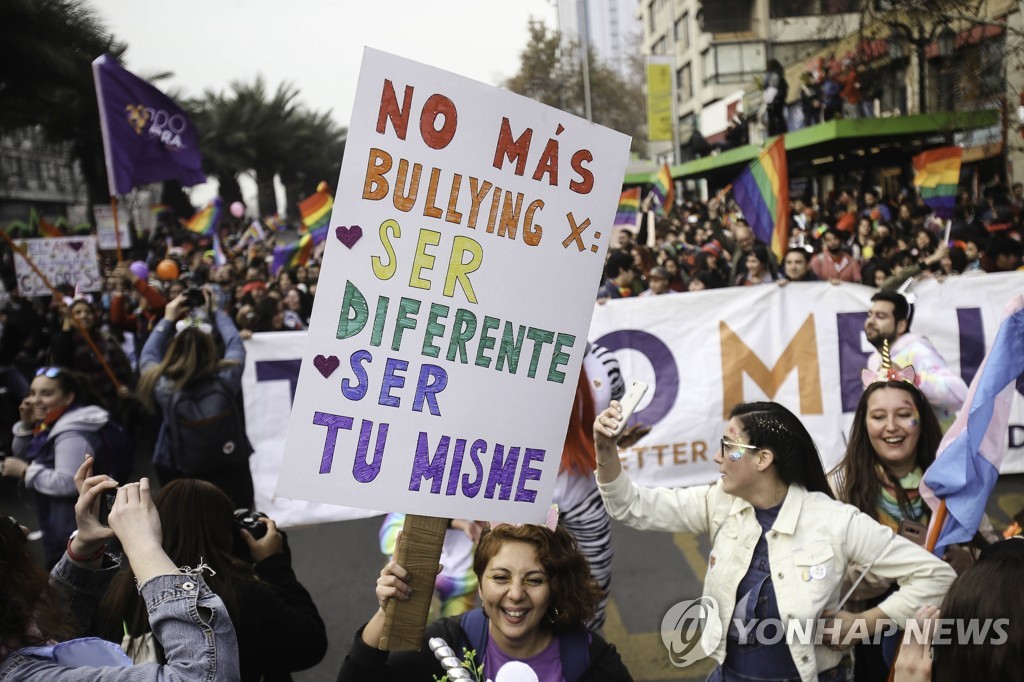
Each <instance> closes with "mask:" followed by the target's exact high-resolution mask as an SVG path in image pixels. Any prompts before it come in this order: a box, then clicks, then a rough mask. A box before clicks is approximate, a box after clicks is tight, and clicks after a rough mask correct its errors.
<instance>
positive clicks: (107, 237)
mask: <svg viewBox="0 0 1024 682" xmlns="http://www.w3.org/2000/svg"><path fill="white" fill-rule="evenodd" d="M92 214H93V216H95V218H96V236H97V237H98V238H99V247H100V248H101V249H109V250H113V249H116V248H118V244H117V236H118V233H120V235H121V248H122V249H127V248H130V247H131V245H132V238H131V233H130V232H129V231H128V211H126V210H124V207H122V206H118V207H117V229H116V230H115V229H114V209H113V208H111V207H110V206H105V205H96V206H93V207H92Z"/></svg>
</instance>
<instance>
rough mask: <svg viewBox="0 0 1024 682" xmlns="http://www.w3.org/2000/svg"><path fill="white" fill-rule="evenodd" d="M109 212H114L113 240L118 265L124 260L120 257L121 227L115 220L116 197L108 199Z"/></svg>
mask: <svg viewBox="0 0 1024 682" xmlns="http://www.w3.org/2000/svg"><path fill="white" fill-rule="evenodd" d="M110 210H112V211H113V212H114V239H115V240H116V243H117V262H118V263H120V262H122V261H123V260H124V257H123V256H122V255H121V226H120V224H118V220H117V195H116V194H115V195H113V196H111V197H110Z"/></svg>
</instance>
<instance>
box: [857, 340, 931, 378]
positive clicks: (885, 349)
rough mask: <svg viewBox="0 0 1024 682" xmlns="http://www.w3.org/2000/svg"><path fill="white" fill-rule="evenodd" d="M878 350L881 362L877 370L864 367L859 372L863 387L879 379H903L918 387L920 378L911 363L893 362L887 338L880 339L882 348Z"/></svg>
mask: <svg viewBox="0 0 1024 682" xmlns="http://www.w3.org/2000/svg"><path fill="white" fill-rule="evenodd" d="M879 352H880V353H881V354H882V364H881V365H879V366H878V371H877V372H872V371H871V370H870V369H864V370H863V371H862V372H861V375H860V378H861V381H862V382H863V383H864V388H867V387H868V386H870V385H871V384H875V383H878V382H880V381H881V382H887V381H903V382H905V383H908V384H910V385H911V386H913V387H914V388H919V386H918V384H919V382H920V380H919V378H918V376H917V372H916V371H914V366H913V365H908V366H907V367H897V366H896V365H894V364H893V362H892V357H890V355H889V339H885V340H884V341H882V348H881V350H880V351H879Z"/></svg>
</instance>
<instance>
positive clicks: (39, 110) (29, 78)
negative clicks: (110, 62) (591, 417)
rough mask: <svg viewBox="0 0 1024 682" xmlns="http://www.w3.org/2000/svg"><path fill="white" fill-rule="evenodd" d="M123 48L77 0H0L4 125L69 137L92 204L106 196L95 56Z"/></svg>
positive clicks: (56, 138) (0, 115)
mask: <svg viewBox="0 0 1024 682" xmlns="http://www.w3.org/2000/svg"><path fill="white" fill-rule="evenodd" d="M124 50H125V46H124V45H123V44H121V43H119V42H117V41H116V40H115V39H114V37H113V35H111V34H110V33H109V32H108V31H107V29H106V28H105V27H104V26H103V25H102V24H101V23H100V21H99V19H98V18H97V17H96V15H95V13H94V12H93V11H92V10H91V9H90V8H89V7H87V6H86V5H85V4H84V3H83V2H80V1H79V0H4V2H3V3H2V4H0V101H2V106H0V131H8V130H14V129H17V128H22V127H25V126H39V127H40V129H41V130H42V131H43V133H44V135H45V136H46V137H47V139H49V140H51V141H53V142H70V143H71V151H72V154H73V155H74V157H75V158H76V159H77V160H78V161H79V162H80V164H81V169H82V175H83V176H84V179H85V182H86V184H87V186H88V188H89V197H90V200H91V201H93V202H99V203H102V202H106V201H107V200H108V199H109V194H108V191H107V182H106V172H105V170H104V165H103V142H102V137H101V134H100V121H99V110H98V108H97V106H96V91H95V87H94V85H93V80H92V61H93V60H94V59H95V58H96V57H98V56H100V55H101V54H103V53H105V52H107V53H110V54H112V55H114V56H115V57H118V56H120V55H121V54H122V53H123V52H124Z"/></svg>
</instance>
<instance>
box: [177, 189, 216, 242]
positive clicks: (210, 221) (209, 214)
mask: <svg viewBox="0 0 1024 682" xmlns="http://www.w3.org/2000/svg"><path fill="white" fill-rule="evenodd" d="M223 208H224V202H223V201H221V198H220V197H214V198H213V199H211V200H210V203H208V204H207V205H206V208H204V209H203V210H201V211H199V212H198V213H196V214H195V215H194V216H192V217H191V218H189V219H188V220H186V221H183V224H184V225H185V227H186V229H188V230H189V231H190V232H195V233H196V234H203V235H206V236H210V234H212V233H213V230H214V228H215V227H217V223H218V222H219V221H220V212H221V210H222V209H223Z"/></svg>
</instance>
